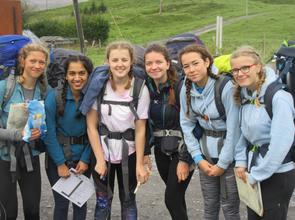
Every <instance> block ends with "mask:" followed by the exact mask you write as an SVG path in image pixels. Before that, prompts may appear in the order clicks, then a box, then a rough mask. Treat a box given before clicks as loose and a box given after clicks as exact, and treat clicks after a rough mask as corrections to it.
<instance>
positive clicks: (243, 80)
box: [231, 56, 262, 91]
mask: <svg viewBox="0 0 295 220" xmlns="http://www.w3.org/2000/svg"><path fill="white" fill-rule="evenodd" d="M231 67H232V74H233V76H234V79H235V80H236V82H237V83H238V84H239V86H241V87H246V88H248V89H250V90H252V91H254V90H255V89H256V85H257V82H258V81H259V77H258V73H259V72H260V71H261V68H262V65H261V64H257V63H256V61H255V60H254V59H253V58H252V57H249V56H240V57H237V58H234V59H232V60H231Z"/></svg>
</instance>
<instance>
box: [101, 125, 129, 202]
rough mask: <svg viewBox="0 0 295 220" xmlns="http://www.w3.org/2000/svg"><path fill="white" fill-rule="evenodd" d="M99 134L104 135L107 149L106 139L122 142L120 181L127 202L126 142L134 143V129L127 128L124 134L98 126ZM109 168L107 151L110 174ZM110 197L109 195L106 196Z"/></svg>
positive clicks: (127, 147)
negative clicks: (121, 180) (121, 181)
mask: <svg viewBox="0 0 295 220" xmlns="http://www.w3.org/2000/svg"><path fill="white" fill-rule="evenodd" d="M99 134H100V135H103V136H104V135H105V136H106V137H105V138H104V139H103V140H104V143H105V144H106V146H107V148H108V149H110V148H109V143H108V139H116V140H122V143H123V147H122V162H121V164H122V165H121V167H122V179H123V188H124V194H125V201H128V200H129V199H130V195H129V170H128V169H129V168H128V161H129V160H128V157H129V145H128V143H127V142H126V140H128V141H134V140H135V132H134V129H132V128H129V129H127V130H125V131H124V132H116V131H109V129H108V128H107V126H106V125H104V124H102V123H101V124H100V126H99ZM110 168H111V160H110V151H109V161H108V173H109V172H110ZM109 177H110V175H109V174H108V180H107V185H108V186H107V188H108V190H107V191H108V193H109V194H112V191H111V187H110V180H109ZM108 196H109V197H111V195H108Z"/></svg>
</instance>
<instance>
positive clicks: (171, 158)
mask: <svg viewBox="0 0 295 220" xmlns="http://www.w3.org/2000/svg"><path fill="white" fill-rule="evenodd" d="M144 62H145V70H146V72H147V74H148V76H149V77H148V79H147V85H148V89H149V92H150V97H151V105H150V110H149V125H150V128H151V131H150V133H151V137H153V139H151V140H153V141H150V142H149V145H150V147H151V146H153V145H155V149H154V153H155V159H156V164H157V168H158V170H159V173H160V176H161V178H162V180H163V181H164V182H165V184H166V189H165V203H166V206H167V208H168V210H169V212H170V215H171V218H172V219H173V220H186V219H188V217H187V210H186V204H185V191H186V189H187V186H188V184H189V182H190V179H191V177H192V174H193V170H192V171H190V170H189V167H190V164H191V163H192V159H191V157H190V155H189V153H188V152H187V150H186V146H185V145H183V138H182V133H181V129H180V124H179V109H180V104H179V92H180V88H181V85H182V81H181V80H179V79H178V78H177V75H176V71H175V70H174V68H173V67H172V65H171V60H170V59H169V55H168V51H167V49H166V48H165V47H163V46H160V45H158V44H153V45H150V46H149V47H148V48H147V49H146V51H145V55H144Z"/></svg>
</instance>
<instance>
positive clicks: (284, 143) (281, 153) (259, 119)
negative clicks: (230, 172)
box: [235, 67, 295, 184]
mask: <svg viewBox="0 0 295 220" xmlns="http://www.w3.org/2000/svg"><path fill="white" fill-rule="evenodd" d="M265 71H266V79H265V82H264V83H263V85H262V88H261V92H260V94H259V100H260V102H261V103H263V99H264V95H265V90H266V88H267V86H268V85H269V84H270V83H272V82H273V81H275V80H276V79H277V75H276V74H275V72H274V71H273V70H272V69H271V68H269V67H266V68H265ZM256 94H257V91H254V92H253V93H252V94H251V92H250V91H249V90H248V89H246V88H242V91H241V97H242V99H243V100H254V99H255V97H256ZM272 111H273V118H272V120H271V119H270V117H269V115H268V114H267V112H266V109H265V107H264V105H263V104H262V105H261V106H255V105H254V104H245V105H242V106H241V109H240V123H241V130H242V134H241V137H240V139H239V142H238V144H237V146H236V153H235V160H236V166H237V167H247V164H248V168H249V166H250V162H251V158H252V152H249V155H248V157H249V160H248V161H247V155H246V147H247V141H246V140H248V141H249V142H250V143H251V144H253V145H257V146H261V145H262V144H267V143H269V150H268V152H267V153H266V155H265V156H264V158H262V157H261V155H259V156H258V157H257V159H256V161H255V162H256V164H255V165H254V166H253V167H252V168H251V170H250V175H249V182H250V183H251V184H254V183H256V182H261V181H263V180H265V179H268V178H269V177H270V176H272V175H273V174H274V173H282V172H287V171H290V170H292V169H294V163H293V162H289V163H285V164H282V162H283V160H284V158H285V157H286V155H287V153H288V152H289V150H290V148H291V146H292V143H293V141H294V132H295V128H294V122H293V120H294V117H295V111H294V105H293V98H292V95H291V94H290V93H288V92H286V91H284V90H280V91H278V92H276V93H275V95H274V97H273V100H272Z"/></svg>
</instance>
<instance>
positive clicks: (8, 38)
mask: <svg viewBox="0 0 295 220" xmlns="http://www.w3.org/2000/svg"><path fill="white" fill-rule="evenodd" d="M30 42H31V39H30V38H28V37H25V36H22V35H3V36H0V80H3V79H5V78H6V77H7V76H8V75H9V74H14V73H15V71H16V68H17V58H18V53H19V50H20V49H21V48H22V47H23V46H25V45H26V44H28V43H30Z"/></svg>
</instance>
